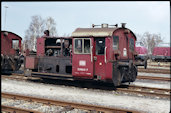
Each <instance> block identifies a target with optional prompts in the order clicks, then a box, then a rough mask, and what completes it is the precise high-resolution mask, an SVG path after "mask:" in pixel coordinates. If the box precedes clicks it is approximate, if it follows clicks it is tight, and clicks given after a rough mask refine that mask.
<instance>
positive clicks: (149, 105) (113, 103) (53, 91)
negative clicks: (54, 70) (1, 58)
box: [1, 79, 170, 113]
mask: <svg viewBox="0 0 171 113" xmlns="http://www.w3.org/2000/svg"><path fill="white" fill-rule="evenodd" d="M1 91H2V92H8V93H16V94H25V95H29V96H37V97H43V98H49V99H56V100H64V101H70V102H79V103H87V104H94V105H103V106H108V107H118V108H125V109H133V110H139V111H143V112H146V113H169V111H170V100H169V99H168V100H162V99H151V98H144V97H133V96H126V95H120V94H116V93H115V92H114V91H111V92H113V93H109V92H104V91H96V90H90V89H87V88H77V87H69V86H64V85H49V84H43V83H30V82H25V81H15V80H8V79H2V80H1Z"/></svg>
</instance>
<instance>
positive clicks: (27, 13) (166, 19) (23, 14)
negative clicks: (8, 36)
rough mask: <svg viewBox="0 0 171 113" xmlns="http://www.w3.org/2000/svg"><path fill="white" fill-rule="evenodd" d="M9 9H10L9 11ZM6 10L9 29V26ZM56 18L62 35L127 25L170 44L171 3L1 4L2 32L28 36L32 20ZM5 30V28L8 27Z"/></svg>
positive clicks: (140, 32)
mask: <svg viewBox="0 0 171 113" xmlns="http://www.w3.org/2000/svg"><path fill="white" fill-rule="evenodd" d="M5 6H8V8H5ZM5 9H7V10H6V26H4V25H5V24H4V23H5V21H4V20H5ZM34 15H40V16H41V17H42V18H43V19H45V18H47V17H49V16H50V17H52V18H53V19H54V20H55V22H56V24H57V25H56V29H57V32H58V35H59V36H63V35H64V34H65V33H66V34H69V35H71V33H72V32H73V31H74V30H75V29H76V28H78V27H82V28H86V27H91V25H92V24H102V23H108V24H112V25H113V24H116V23H118V24H119V26H120V23H127V24H126V27H127V28H129V29H131V30H132V31H133V32H134V33H138V34H143V33H144V32H146V31H148V32H150V33H160V34H161V36H162V38H163V39H164V40H163V41H164V42H167V43H168V42H170V2H169V1H156V2H155V1H153V2H147V1H146V2H142V1H141V2H134V1H132V2H131V1H128V2H112V1H110V2H1V30H4V29H5V30H7V31H11V32H14V33H16V34H18V35H19V36H21V37H23V38H24V36H25V31H26V30H27V29H28V27H29V24H30V22H31V17H32V16H34ZM4 27H5V28H4Z"/></svg>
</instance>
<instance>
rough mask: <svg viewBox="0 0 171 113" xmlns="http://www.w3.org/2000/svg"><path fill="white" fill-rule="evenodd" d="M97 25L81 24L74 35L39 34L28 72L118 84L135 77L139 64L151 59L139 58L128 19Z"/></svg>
mask: <svg viewBox="0 0 171 113" xmlns="http://www.w3.org/2000/svg"><path fill="white" fill-rule="evenodd" d="M95 26H96V25H94V24H93V28H77V29H76V30H75V31H74V32H73V33H72V36H71V37H51V36H48V35H46V36H43V37H41V38H38V39H37V56H26V59H25V72H24V73H25V76H36V77H42V78H58V77H61V78H72V79H91V80H101V81H106V82H113V83H114V86H119V85H120V84H121V83H124V82H133V81H135V79H136V76H137V66H145V67H146V65H147V63H146V61H144V62H141V61H135V56H136V55H137V53H136V51H135V42H136V36H135V35H134V33H133V32H132V31H131V30H130V29H128V28H125V24H124V23H123V24H122V27H118V25H117V24H116V25H113V26H115V27H111V28H109V25H108V24H102V25H101V26H102V27H101V28H95Z"/></svg>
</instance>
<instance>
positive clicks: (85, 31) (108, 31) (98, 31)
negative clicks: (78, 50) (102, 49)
mask: <svg viewBox="0 0 171 113" xmlns="http://www.w3.org/2000/svg"><path fill="white" fill-rule="evenodd" d="M119 29H125V30H129V31H130V32H131V33H132V34H133V35H134V37H135V39H136V36H135V34H134V33H133V32H132V31H131V30H130V29H128V28H122V27H116V28H77V29H76V30H75V31H74V32H72V35H71V36H72V37H107V36H112V35H113V33H114V32H115V31H116V30H119Z"/></svg>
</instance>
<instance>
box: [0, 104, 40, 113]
mask: <svg viewBox="0 0 171 113" xmlns="http://www.w3.org/2000/svg"><path fill="white" fill-rule="evenodd" d="M1 111H3V112H7V113H41V112H38V111H34V110H30V109H22V108H18V107H12V106H6V105H1Z"/></svg>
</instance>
